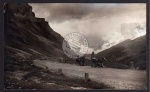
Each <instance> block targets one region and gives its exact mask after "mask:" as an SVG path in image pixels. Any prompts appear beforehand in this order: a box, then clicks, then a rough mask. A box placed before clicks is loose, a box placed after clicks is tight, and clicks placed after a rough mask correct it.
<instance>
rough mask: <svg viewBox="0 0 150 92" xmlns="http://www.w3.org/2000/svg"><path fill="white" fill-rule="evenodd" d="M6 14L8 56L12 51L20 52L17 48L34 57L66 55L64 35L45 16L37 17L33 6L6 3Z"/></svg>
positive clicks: (6, 49) (6, 47)
mask: <svg viewBox="0 0 150 92" xmlns="http://www.w3.org/2000/svg"><path fill="white" fill-rule="evenodd" d="M4 16H5V52H6V54H5V55H6V56H8V53H11V51H12V52H14V51H15V52H14V53H16V54H18V53H19V52H16V50H17V51H20V54H23V53H21V52H25V53H28V55H31V56H34V58H40V57H41V56H42V57H43V56H44V57H65V55H64V53H63V51H62V42H63V37H62V36H61V35H60V34H58V33H56V32H55V31H54V30H53V29H52V28H51V27H50V26H49V24H48V22H47V21H45V19H44V18H36V17H35V14H34V13H33V12H32V7H31V6H29V5H28V4H25V3H18V4H17V3H15V4H13V3H11V4H5V13H4ZM11 54H12V53H11ZM16 54H12V55H16ZM20 54H19V55H20ZM23 55H24V54H23Z"/></svg>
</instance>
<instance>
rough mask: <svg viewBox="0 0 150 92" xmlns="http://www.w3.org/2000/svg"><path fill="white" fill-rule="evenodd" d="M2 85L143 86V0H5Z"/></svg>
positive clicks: (53, 87)
mask: <svg viewBox="0 0 150 92" xmlns="http://www.w3.org/2000/svg"><path fill="white" fill-rule="evenodd" d="M3 14H4V40H5V41H4V42H5V46H4V47H5V48H4V89H5V90H7V89H32V90H38V89H47V90H146V89H147V81H148V80H147V69H148V68H147V67H146V66H147V65H146V62H147V59H146V58H147V54H146V42H147V39H146V33H147V32H146V30H147V29H146V25H147V24H146V23H147V22H146V3H5V4H4V10H3Z"/></svg>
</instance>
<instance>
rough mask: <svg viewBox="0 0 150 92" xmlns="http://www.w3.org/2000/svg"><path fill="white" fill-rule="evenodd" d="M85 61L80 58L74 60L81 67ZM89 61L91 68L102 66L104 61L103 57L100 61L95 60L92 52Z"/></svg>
mask: <svg viewBox="0 0 150 92" xmlns="http://www.w3.org/2000/svg"><path fill="white" fill-rule="evenodd" d="M85 61H86V59H85V58H84V57H80V58H77V59H76V62H77V64H79V65H81V66H83V65H85ZM90 61H91V66H103V63H104V61H106V59H105V58H104V57H101V59H96V57H95V53H94V52H92V54H91V60H90Z"/></svg>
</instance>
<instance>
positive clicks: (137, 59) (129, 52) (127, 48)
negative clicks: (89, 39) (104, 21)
mask: <svg viewBox="0 0 150 92" xmlns="http://www.w3.org/2000/svg"><path fill="white" fill-rule="evenodd" d="M101 56H104V57H106V58H107V59H108V61H110V62H115V63H120V64H125V65H128V66H130V64H131V62H133V65H134V68H140V69H146V36H142V37H139V38H136V39H134V40H126V41H124V42H121V43H119V44H117V45H115V46H113V47H111V48H109V49H106V50H104V51H102V52H100V53H98V54H97V55H96V57H97V58H99V57H101Z"/></svg>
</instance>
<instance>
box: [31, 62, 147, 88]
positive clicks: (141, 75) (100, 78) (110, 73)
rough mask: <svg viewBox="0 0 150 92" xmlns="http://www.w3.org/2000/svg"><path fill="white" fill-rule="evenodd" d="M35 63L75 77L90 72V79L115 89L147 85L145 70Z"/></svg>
mask: <svg viewBox="0 0 150 92" xmlns="http://www.w3.org/2000/svg"><path fill="white" fill-rule="evenodd" d="M34 64H35V65H36V66H39V67H43V68H45V67H48V69H49V70H54V71H57V70H58V69H62V71H63V73H64V74H65V75H67V76H73V77H80V78H84V73H89V77H90V79H92V80H94V81H97V82H103V83H105V84H107V85H110V86H112V87H115V89H145V86H146V71H144V70H130V69H114V68H93V67H91V66H77V65H73V64H66V63H58V62H51V61H48V60H35V61H34Z"/></svg>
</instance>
